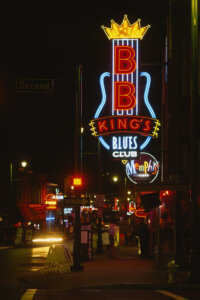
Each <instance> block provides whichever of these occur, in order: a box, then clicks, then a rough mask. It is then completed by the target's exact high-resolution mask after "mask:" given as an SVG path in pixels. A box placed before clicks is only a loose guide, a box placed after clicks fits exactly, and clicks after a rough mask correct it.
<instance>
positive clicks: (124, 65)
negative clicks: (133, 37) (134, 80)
mask: <svg viewBox="0 0 200 300" xmlns="http://www.w3.org/2000/svg"><path fill="white" fill-rule="evenodd" d="M134 57H135V50H134V49H133V48H131V47H129V46H115V62H114V68H115V69H114V72H115V74H130V73H133V72H134V71H135V69H136V61H135V59H134Z"/></svg>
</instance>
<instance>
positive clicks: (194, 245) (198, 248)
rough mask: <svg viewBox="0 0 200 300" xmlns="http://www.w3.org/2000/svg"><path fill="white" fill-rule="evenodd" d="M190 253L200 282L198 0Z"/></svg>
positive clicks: (193, 275) (192, 276)
mask: <svg viewBox="0 0 200 300" xmlns="http://www.w3.org/2000/svg"><path fill="white" fill-rule="evenodd" d="M190 2H191V80H190V82H191V97H190V98H191V127H190V136H191V141H190V151H191V152H190V156H191V159H190V164H191V173H190V174H191V175H190V187H191V190H190V191H191V253H190V266H189V267H190V272H189V280H190V282H192V283H200V272H199V270H200V212H199V204H198V196H199V173H200V172H199V108H200V106H199V103H198V102H199V101H198V0H191V1H190Z"/></svg>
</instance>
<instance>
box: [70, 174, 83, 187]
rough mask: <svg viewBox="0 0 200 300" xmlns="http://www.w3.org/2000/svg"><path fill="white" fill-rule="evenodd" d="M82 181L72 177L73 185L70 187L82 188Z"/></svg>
mask: <svg viewBox="0 0 200 300" xmlns="http://www.w3.org/2000/svg"><path fill="white" fill-rule="evenodd" d="M82 184H83V181H82V178H81V177H73V183H72V185H73V186H74V187H75V188H76V187H82Z"/></svg>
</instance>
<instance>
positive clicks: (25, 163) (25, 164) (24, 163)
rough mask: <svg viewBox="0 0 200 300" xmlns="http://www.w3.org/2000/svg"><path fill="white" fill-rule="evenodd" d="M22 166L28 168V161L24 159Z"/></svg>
mask: <svg viewBox="0 0 200 300" xmlns="http://www.w3.org/2000/svg"><path fill="white" fill-rule="evenodd" d="M21 166H22V167H23V168H26V166H27V162H26V161H25V160H24V161H22V162H21Z"/></svg>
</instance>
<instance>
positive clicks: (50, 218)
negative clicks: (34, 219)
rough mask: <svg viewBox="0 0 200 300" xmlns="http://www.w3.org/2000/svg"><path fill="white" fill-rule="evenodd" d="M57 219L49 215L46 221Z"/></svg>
mask: <svg viewBox="0 0 200 300" xmlns="http://www.w3.org/2000/svg"><path fill="white" fill-rule="evenodd" d="M54 220H55V217H47V218H46V221H54Z"/></svg>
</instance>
